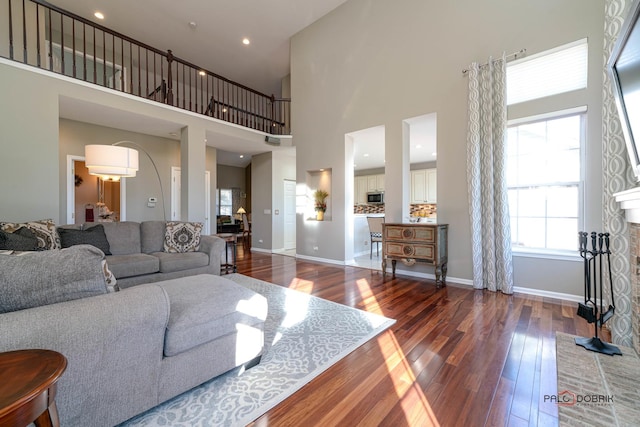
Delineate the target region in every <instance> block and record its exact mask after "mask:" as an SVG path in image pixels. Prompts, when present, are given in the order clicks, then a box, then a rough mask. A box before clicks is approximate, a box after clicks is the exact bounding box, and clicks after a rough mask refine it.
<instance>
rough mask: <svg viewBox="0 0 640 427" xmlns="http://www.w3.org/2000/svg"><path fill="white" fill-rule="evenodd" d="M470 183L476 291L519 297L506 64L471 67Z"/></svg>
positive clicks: (468, 151)
mask: <svg viewBox="0 0 640 427" xmlns="http://www.w3.org/2000/svg"><path fill="white" fill-rule="evenodd" d="M468 77H469V123H468V126H469V128H468V132H467V183H468V188H469V214H470V217H471V244H472V255H473V287H474V288H476V289H489V290H491V291H498V290H499V291H502V292H503V293H505V294H512V293H513V264H512V257H511V228H510V223H509V204H508V199H507V183H506V172H505V167H506V157H505V156H506V153H505V152H506V125H507V106H506V94H505V92H506V86H505V79H506V60H505V57H504V56H503V57H502V59H500V60H493V58H489V62H488V64H487V65H483V66H480V65H478V63H475V62H474V63H473V64H471V66H470V67H469V73H468Z"/></svg>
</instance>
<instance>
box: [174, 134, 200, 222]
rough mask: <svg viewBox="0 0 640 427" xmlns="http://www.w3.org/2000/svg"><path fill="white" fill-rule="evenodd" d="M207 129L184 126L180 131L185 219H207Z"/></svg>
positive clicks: (183, 214)
mask: <svg viewBox="0 0 640 427" xmlns="http://www.w3.org/2000/svg"><path fill="white" fill-rule="evenodd" d="M205 161H206V141H205V130H204V129H203V128H197V127H194V126H189V127H184V128H182V131H181V133H180V169H181V180H182V189H181V193H182V194H181V202H180V208H181V213H182V220H183V221H199V222H204V220H205V200H204V197H203V195H204V191H205V186H204V176H205V174H204V173H205Z"/></svg>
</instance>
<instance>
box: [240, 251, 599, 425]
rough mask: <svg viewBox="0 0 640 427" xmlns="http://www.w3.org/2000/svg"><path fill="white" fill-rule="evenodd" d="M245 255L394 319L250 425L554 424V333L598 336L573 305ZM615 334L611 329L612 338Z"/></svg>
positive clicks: (250, 270)
mask: <svg viewBox="0 0 640 427" xmlns="http://www.w3.org/2000/svg"><path fill="white" fill-rule="evenodd" d="M238 246H239V251H238V263H237V264H238V272H239V273H241V274H245V275H247V276H251V277H255V278H257V279H261V280H265V281H268V282H271V283H274V284H278V285H282V286H286V287H289V288H293V289H297V290H299V291H302V292H306V293H309V294H312V295H315V296H318V297H320V298H325V299H328V300H331V301H335V302H338V303H341V304H345V305H348V306H351V307H355V308H358V309H362V310H366V311H370V312H373V313H377V314H381V315H384V316H387V317H390V318H393V319H396V323H395V324H394V325H393V326H392V327H391V328H389V329H388V330H387V331H385V332H383V333H382V334H380V335H379V336H378V337H376V338H374V339H372V340H370V341H369V342H367V343H366V344H365V345H363V346H361V347H360V348H358V349H357V350H355V351H354V352H352V353H351V354H349V355H348V356H347V357H345V358H344V359H342V360H341V361H339V362H338V363H336V364H335V365H334V366H332V367H331V368H330V369H328V370H327V371H325V372H324V373H323V374H321V375H320V376H319V377H317V378H315V379H314V380H313V381H311V382H310V383H309V384H307V385H306V386H305V387H303V388H302V389H301V390H300V391H298V392H297V393H295V394H294V395H293V396H291V397H290V398H288V399H287V400H285V401H284V402H283V403H281V404H280V405H278V406H277V407H275V408H274V409H272V410H271V411H269V412H268V413H266V414H265V415H263V416H262V417H260V418H259V419H258V420H256V421H255V423H253V424H252V425H253V426H254V427H264V426H378V425H381V426H394V427H398V426H430V425H440V426H504V425H509V426H553V425H557V424H558V421H557V416H558V412H557V407H556V405H555V404H553V403H545V402H544V395H553V394H557V390H556V364H555V333H556V331H562V332H566V333H569V334H576V335H580V336H589V337H590V336H592V335H593V329H592V328H591V325H588V324H587V323H586V321H584V320H583V319H582V318H579V317H577V316H576V314H575V312H576V308H577V305H576V303H570V302H566V301H560V300H554V299H550V298H542V297H535V296H528V295H523V294H515V295H513V296H507V295H503V294H501V293H492V292H489V291H477V290H473V289H471V288H469V287H464V286H461V285H455V284H449V285H448V286H446V287H445V288H442V289H436V286H435V283H434V282H432V281H428V280H416V279H414V278H409V277H400V276H399V277H397V278H396V279H394V280H390V279H389V280H387V281H386V282H383V281H382V275H381V273H380V272H375V271H372V270H367V269H362V268H357V267H340V266H334V265H329V264H319V263H312V262H307V261H301V260H296V259H295V258H292V257H286V256H282V255H265V254H260V253H250V252H248V251H243V250H242V248H241V245H238ZM606 338H607V339H608V337H606Z"/></svg>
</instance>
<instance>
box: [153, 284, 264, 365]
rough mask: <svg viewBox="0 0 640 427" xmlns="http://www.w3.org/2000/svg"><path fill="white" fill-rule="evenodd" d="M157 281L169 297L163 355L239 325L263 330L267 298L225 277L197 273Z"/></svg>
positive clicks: (218, 335) (214, 337)
mask: <svg viewBox="0 0 640 427" xmlns="http://www.w3.org/2000/svg"><path fill="white" fill-rule="evenodd" d="M157 284H158V285H159V286H161V287H162V288H163V289H164V290H165V291H166V292H167V296H168V297H169V306H170V309H169V310H170V312H169V323H168V324H167V331H166V336H165V344H164V354H165V356H167V357H171V356H175V355H177V354H180V353H182V352H184V351H187V350H189V349H191V348H194V347H196V346H198V345H201V344H204V343H207V342H210V341H213V340H215V339H217V338H220V337H223V336H225V335H229V334H235V333H237V332H238V329H242V328H241V327H240V328H239V326H240V325H243V326H247V327H252V328H258V329H260V330H261V331H262V330H263V327H264V321H265V319H266V318H267V299H266V298H265V297H264V296H262V295H260V294H257V293H255V292H253V291H251V290H249V289H247V288H245V287H243V286H240V285H238V284H237V283H234V282H232V281H231V280H229V279H225V278H223V277H220V276H214V275H209V274H201V275H197V276H189V277H183V278H181V279H174V280H166V281H163V282H158V283H157Z"/></svg>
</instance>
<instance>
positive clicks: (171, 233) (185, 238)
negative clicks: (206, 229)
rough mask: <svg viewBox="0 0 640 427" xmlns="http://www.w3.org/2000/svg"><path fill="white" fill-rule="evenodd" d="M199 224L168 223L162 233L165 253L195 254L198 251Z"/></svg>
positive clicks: (201, 225)
mask: <svg viewBox="0 0 640 427" xmlns="http://www.w3.org/2000/svg"><path fill="white" fill-rule="evenodd" d="M202 227H203V224H202V223H201V222H178V221H168V222H167V226H166V229H165V233H164V251H165V252H178V253H184V252H195V251H197V250H198V249H200V233H201V232H202Z"/></svg>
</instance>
